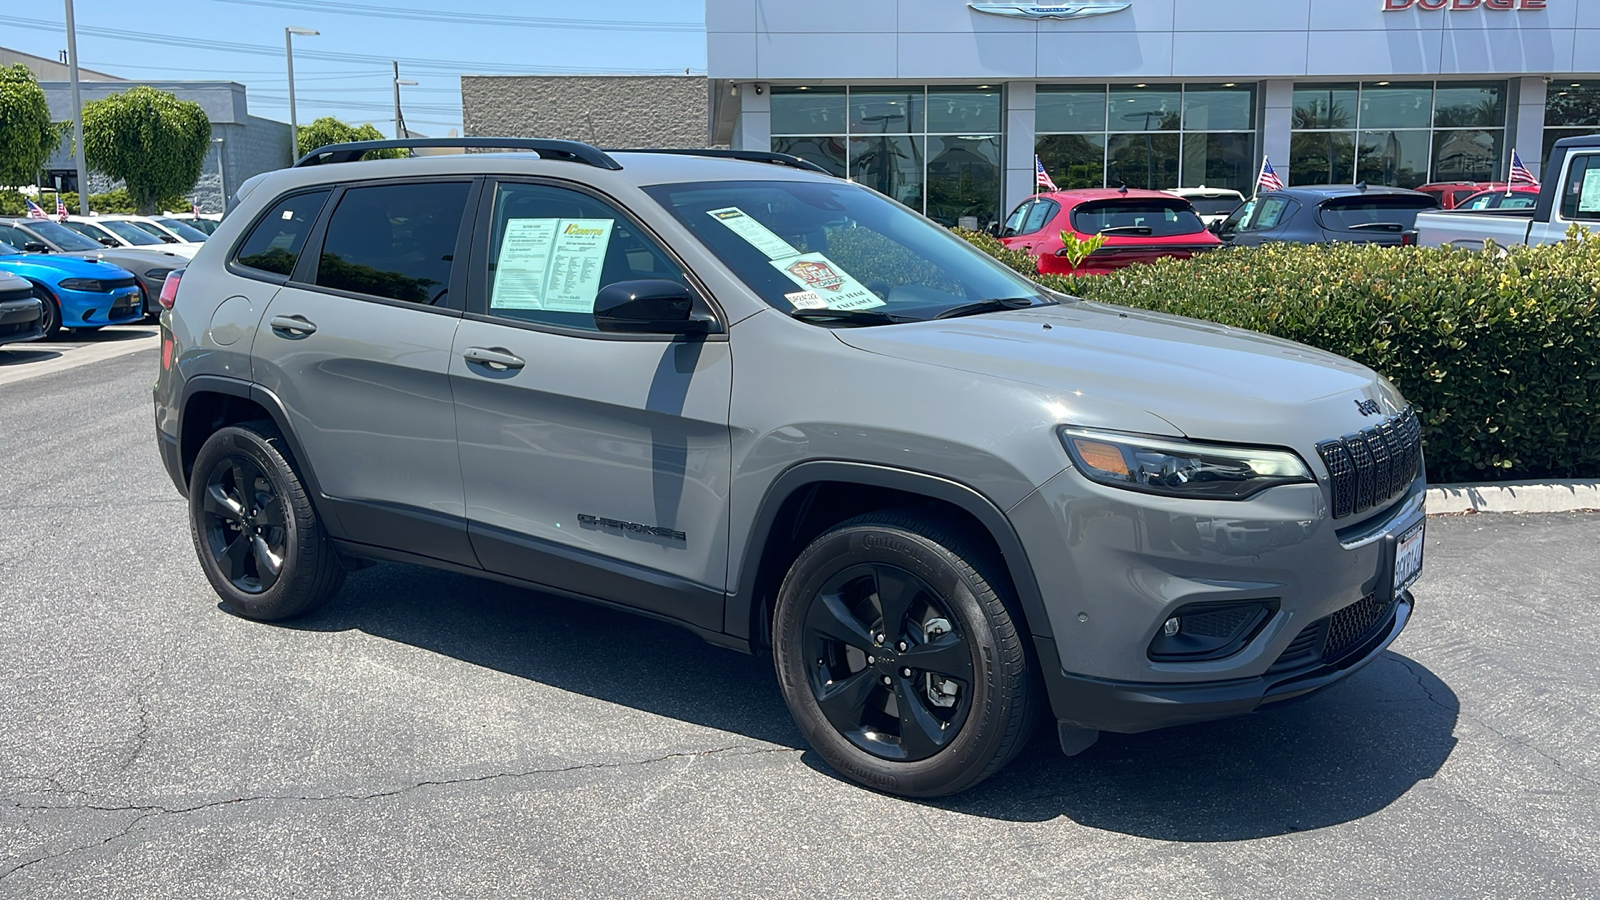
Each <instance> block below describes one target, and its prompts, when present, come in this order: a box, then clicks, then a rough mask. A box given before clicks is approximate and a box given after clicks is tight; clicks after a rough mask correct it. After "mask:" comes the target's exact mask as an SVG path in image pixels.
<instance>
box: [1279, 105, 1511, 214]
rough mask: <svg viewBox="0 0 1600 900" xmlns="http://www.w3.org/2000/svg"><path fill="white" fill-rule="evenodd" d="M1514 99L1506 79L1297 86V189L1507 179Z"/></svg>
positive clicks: (1292, 165) (1292, 178)
mask: <svg viewBox="0 0 1600 900" xmlns="http://www.w3.org/2000/svg"><path fill="white" fill-rule="evenodd" d="M1506 98H1507V84H1506V82H1503V81H1489V82H1466V81H1440V82H1407V83H1393V84H1391V83H1387V82H1367V83H1364V84H1361V85H1354V84H1300V85H1296V86H1295V90H1294V114H1293V128H1292V131H1291V133H1290V137H1289V184H1291V185H1300V184H1351V183H1354V182H1358V181H1364V182H1367V183H1369V184H1384V185H1392V186H1395V187H1408V188H1414V187H1420V186H1421V185H1424V184H1427V183H1429V182H1434V181H1494V180H1497V179H1504V178H1505V171H1504V170H1505V161H1504V159H1503V157H1504V156H1505V155H1506V147H1505V126H1506V103H1507V100H1506Z"/></svg>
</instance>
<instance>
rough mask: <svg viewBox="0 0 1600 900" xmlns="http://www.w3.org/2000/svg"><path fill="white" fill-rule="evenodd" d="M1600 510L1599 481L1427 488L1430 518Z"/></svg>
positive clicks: (1462, 485)
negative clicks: (1497, 513)
mask: <svg viewBox="0 0 1600 900" xmlns="http://www.w3.org/2000/svg"><path fill="white" fill-rule="evenodd" d="M1579 510H1600V481H1545V482H1539V483H1536V484H1440V485H1433V486H1431V487H1429V488H1428V514H1429V515H1441V514H1449V513H1473V512H1484V513H1488V512H1511V513H1519V512H1520V513H1548V512H1577V511H1579Z"/></svg>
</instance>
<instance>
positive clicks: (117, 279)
mask: <svg viewBox="0 0 1600 900" xmlns="http://www.w3.org/2000/svg"><path fill="white" fill-rule="evenodd" d="M0 272H9V273H11V274H12V275H20V276H21V277H23V278H26V279H27V280H28V281H29V282H31V283H32V284H33V295H34V296H35V297H38V298H39V299H40V300H42V301H43V302H44V322H43V329H42V330H43V331H44V339H45V340H49V339H50V337H51V336H52V335H54V334H56V333H57V332H59V331H60V330H61V329H62V328H73V329H82V330H85V331H93V330H95V329H97V328H103V327H105V326H106V325H131V324H133V323H135V322H138V321H139V319H140V318H142V317H143V316H144V309H143V308H142V307H143V304H141V303H140V302H139V282H138V281H137V280H136V279H135V278H134V277H133V273H132V272H129V271H128V270H127V269H123V268H120V267H118V266H114V265H112V264H110V263H107V262H101V261H100V260H97V259H80V258H78V257H75V256H42V255H38V254H33V253H23V252H22V251H21V250H18V249H17V248H16V247H13V246H11V245H10V244H5V243H0Z"/></svg>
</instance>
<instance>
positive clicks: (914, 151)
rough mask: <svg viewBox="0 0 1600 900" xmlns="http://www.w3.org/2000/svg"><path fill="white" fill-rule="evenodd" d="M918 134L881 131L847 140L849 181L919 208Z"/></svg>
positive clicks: (920, 157)
mask: <svg viewBox="0 0 1600 900" xmlns="http://www.w3.org/2000/svg"><path fill="white" fill-rule="evenodd" d="M925 140H926V139H925V138H923V137H922V136H921V135H909V134H881V135H865V136H861V137H853V138H851V139H850V180H851V181H854V182H855V183H857V184H864V185H866V186H867V187H869V188H872V189H873V190H875V191H877V192H878V193H880V194H883V195H884V196H886V197H892V198H894V199H896V200H898V201H900V202H901V203H904V204H905V205H907V206H909V207H911V208H912V209H916V210H920V209H922V183H923V182H922V163H923V147H924V141H925Z"/></svg>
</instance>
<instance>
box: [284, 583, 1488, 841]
mask: <svg viewBox="0 0 1600 900" xmlns="http://www.w3.org/2000/svg"><path fill="white" fill-rule="evenodd" d="M284 625H285V627H290V628H295V629H300V630H307V631H345V630H359V631H362V632H365V633H367V634H371V635H373V636H375V637H380V638H385V639H387V640H393V641H397V642H399V643H403V644H407V645H410V646H414V647H418V648H421V649H424V650H428V651H430V652H434V653H439V654H443V655H445V656H449V657H452V658H455V659H459V660H462V661H463V662H467V663H471V664H473V665H477V666H483V667H485V668H489V669H493V670H496V671H499V672H504V673H506V674H509V675H514V676H516V677H519V678H526V679H528V680H530V681H534V682H538V683H540V684H545V685H549V686H551V687H555V688H559V689H561V690H564V691H568V692H571V693H574V694H580V695H583V696H588V697H593V698H595V699H598V700H602V701H605V702H608V703H616V704H620V705H623V706H627V707H630V708H632V709H637V710H641V711H644V712H648V713H652V714H655V715H660V716H667V717H670V718H673V719H677V720H680V721H684V722H690V723H694V724H697V725H701V726H704V727H707V728H713V729H717V730H719V731H726V732H732V733H737V734H743V735H746V736H748V737H751V738H754V739H756V740H759V741H764V742H767V743H772V744H777V745H780V746H785V747H792V748H796V749H805V750H806V752H805V753H804V754H802V756H801V759H802V761H803V762H804V763H805V764H806V765H808V766H810V767H811V768H813V769H815V770H817V771H818V772H819V773H821V774H825V775H827V776H828V777H832V778H840V779H841V780H843V779H842V776H839V775H838V774H837V773H835V772H834V771H833V770H832V769H831V768H830V767H829V766H828V765H827V763H825V762H824V761H823V760H822V758H821V757H820V756H818V755H817V754H816V753H815V752H814V751H811V750H809V749H806V743H805V741H804V740H803V738H802V737H801V736H800V733H799V731H798V730H797V729H796V728H795V726H794V724H793V722H792V721H791V720H790V718H789V712H788V709H787V708H786V707H785V706H784V703H783V699H782V697H781V696H780V695H779V693H778V686H777V680H776V679H775V678H774V676H773V673H772V666H771V663H770V661H769V660H768V659H767V658H765V657H752V656H747V655H745V654H742V653H738V652H735V651H731V650H725V649H721V648H718V647H713V646H711V645H709V644H706V643H704V642H703V641H701V640H700V639H699V638H697V637H695V636H694V635H692V634H690V633H689V632H687V631H684V630H682V629H680V628H677V627H676V626H673V625H670V624H667V623H665V622H658V621H655V620H651V619H647V618H643V617H640V616H636V615H632V614H630V613H626V612H622V611H619V610H613V609H606V608H603V607H599V606H594V605H591V604H587V603H583V602H580V601H576V600H566V599H563V598H559V597H554V596H551V595H548V594H543V593H539V592H536V591H529V590H523V589H520V588H516V587H511V586H509V585H503V584H499V583H496V582H491V581H486V580H483V579H479V578H473V577H470V576H465V575H456V574H452V573H448V572H441V571H437V570H432V569H424V568H417V567H412V566H401V565H380V566H376V567H374V568H370V569H365V570H362V571H360V572H357V573H355V574H353V575H352V576H351V577H350V579H349V580H348V581H347V582H346V584H345V587H344V589H343V591H341V592H340V594H339V596H338V597H337V598H336V599H335V600H334V601H333V602H332V603H330V604H328V605H327V606H326V607H324V608H323V609H321V610H319V611H317V612H316V613H313V614H312V615H310V616H307V617H305V618H303V619H297V620H294V621H292V622H287V623H284ZM1459 709H1460V706H1459V703H1458V702H1457V699H1456V696H1455V694H1454V693H1453V692H1452V691H1451V690H1450V688H1449V687H1448V686H1447V685H1445V683H1444V682H1442V681H1440V680H1439V679H1438V678H1437V677H1435V676H1434V674H1433V673H1432V672H1430V671H1428V670H1427V669H1426V668H1425V667H1423V666H1422V665H1421V664H1420V663H1417V662H1415V661H1413V660H1411V659H1408V658H1406V657H1404V656H1401V655H1399V654H1396V653H1392V652H1390V653H1385V654H1383V655H1382V656H1381V657H1379V658H1378V659H1377V660H1374V661H1373V662H1372V663H1371V664H1370V665H1368V666H1367V667H1366V668H1364V669H1362V670H1361V671H1359V672H1357V673H1355V674H1354V675H1352V676H1351V677H1349V678H1347V679H1345V680H1344V681H1342V682H1339V683H1337V684H1335V685H1332V686H1331V687H1328V688H1326V689H1324V690H1322V691H1319V692H1317V693H1316V694H1313V695H1311V696H1309V697H1307V698H1305V699H1302V700H1298V701H1295V702H1292V703H1288V704H1285V705H1284V706H1282V707H1279V708H1272V709H1268V710H1265V711H1262V712H1258V713H1255V714H1253V715H1249V716H1245V717H1243V718H1238V719H1228V720H1224V721H1220V722H1207V723H1203V724H1199V725H1189V726H1184V727H1180V728H1172V729H1166V730H1163V731H1157V732H1149V733H1146V734H1136V735H1121V734H1104V735H1102V736H1101V738H1100V741H1099V742H1098V743H1097V744H1096V745H1095V746H1093V747H1091V748H1089V749H1088V750H1087V751H1085V752H1084V753H1082V754H1080V755H1079V756H1076V757H1071V758H1067V757H1064V756H1063V755H1062V754H1061V751H1060V748H1059V747H1058V746H1057V745H1056V741H1055V734H1054V729H1052V728H1049V727H1041V728H1040V729H1039V733H1038V734H1037V735H1036V736H1035V738H1034V740H1033V741H1032V742H1031V743H1030V744H1029V746H1028V747H1027V748H1026V749H1025V750H1024V751H1023V752H1022V754H1021V755H1019V756H1018V758H1017V759H1016V760H1014V761H1013V762H1012V763H1011V764H1010V765H1009V766H1007V767H1006V768H1005V769H1003V770H1002V771H1001V772H1000V773H999V774H997V775H996V776H994V777H993V778H991V779H989V780H988V781H986V782H984V783H982V784H980V785H978V786H977V787H976V788H973V789H972V790H969V791H967V792H965V793H962V794H958V795H956V796H954V797H948V798H941V799H937V800H931V801H920V802H924V803H926V804H928V805H930V806H935V807H938V808H940V809H945V810H949V811H952V812H957V813H961V814H965V815H972V816H978V817H983V818H994V819H1005V820H1015V821H1031V822H1043V821H1050V820H1053V819H1057V818H1063V817H1064V818H1066V819H1069V820H1072V821H1074V822H1077V823H1079V824H1081V825H1085V826H1088V827H1091V828H1099V829H1104V830H1107V831H1115V832H1120V833H1124V834H1131V835H1137V836H1140V837H1149V838H1155V839H1159V840H1169V841H1199V842H1204V841H1237V840H1247V839H1250V838H1259V837H1267V836H1271V835H1278V834H1288V833H1293V832H1298V831H1309V830H1312V829H1316V828H1324V827H1327V826H1330V825H1337V824H1340V823H1343V822H1348V821H1351V820H1354V819H1359V818H1361V817H1363V816H1368V815H1371V814H1372V813H1374V812H1377V811H1378V810H1381V809H1383V808H1384V807H1386V806H1388V805H1389V804H1391V803H1393V802H1394V801H1395V800H1397V799H1399V798H1400V797H1401V796H1403V795H1404V794H1405V793H1406V792H1407V791H1409V790H1410V789H1411V788H1412V786H1414V785H1415V784H1417V783H1418V782H1420V781H1423V780H1425V779H1427V778H1430V777H1432V776H1433V774H1434V773H1435V772H1437V771H1438V770H1439V768H1440V766H1442V765H1443V764H1444V761H1445V760H1446V759H1447V758H1448V757H1449V756H1450V753H1451V751H1452V750H1453V749H1454V747H1455V743H1456V739H1455V737H1454V731H1455V725H1456V719H1457V716H1458V713H1459ZM907 802H919V801H907Z"/></svg>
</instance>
